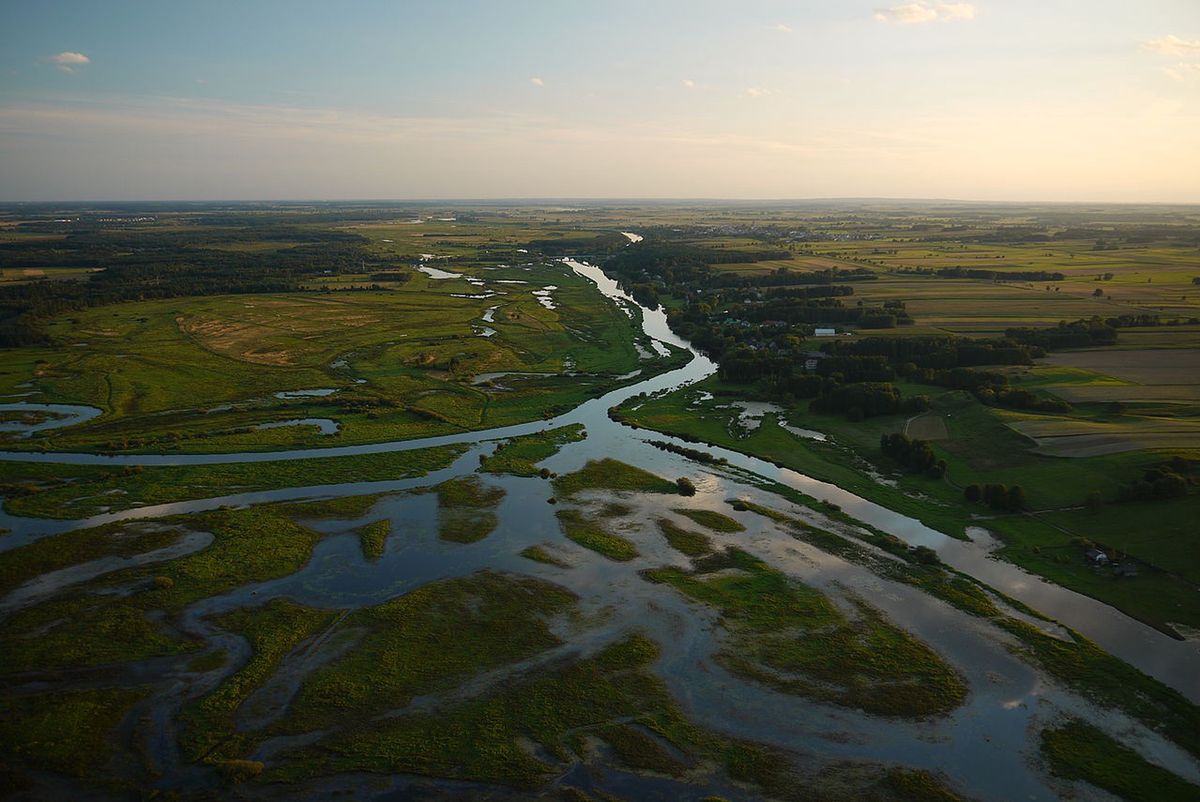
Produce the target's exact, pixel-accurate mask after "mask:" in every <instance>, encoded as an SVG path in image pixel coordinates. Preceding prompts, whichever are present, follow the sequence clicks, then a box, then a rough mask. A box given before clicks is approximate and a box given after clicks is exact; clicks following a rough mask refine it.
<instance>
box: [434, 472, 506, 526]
mask: <svg viewBox="0 0 1200 802" xmlns="http://www.w3.org/2000/svg"><path fill="white" fill-rule="evenodd" d="M436 490H437V494H438V536H439V537H441V539H442V540H449V541H451V542H454V543H474V542H475V541H477V540H483V539H484V538H485V537H487V536H488V535H490V534H491V533H492V531H493V530H494V529H495V528H496V526H497V524H499V519H498V518H497V517H496V513H495V512H494V510H495V508H496V505H498V504H499V503H500V500H501V499H503V498H504V490H503V489H502V488H499V487H491V486H488V485H484V484H483V483H482V482H480V481H479V478H478V477H475V476H470V477H467V478H465V479H451V480H450V481H448V482H442V483H441V484H440V485H438V486H437V488H436Z"/></svg>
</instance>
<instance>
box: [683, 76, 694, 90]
mask: <svg viewBox="0 0 1200 802" xmlns="http://www.w3.org/2000/svg"><path fill="white" fill-rule="evenodd" d="M679 83H680V84H681V85H682V86H683V88H684V89H695V88H696V82H695V81H693V80H692V79H691V78H684V79H683V80H682V81H680V82H679Z"/></svg>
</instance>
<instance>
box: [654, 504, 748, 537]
mask: <svg viewBox="0 0 1200 802" xmlns="http://www.w3.org/2000/svg"><path fill="white" fill-rule="evenodd" d="M671 512H673V513H676V514H678V515H682V516H683V517H684V518H688V519H690V520H691V521H693V522H694V523H698V524H700V525H701V526H703V527H705V528H707V529H711V530H713V531H714V532H725V533H728V534H732V533H734V532H744V531H746V527H744V526H742V525H741V524H740V523H738V522H737V521H735V520H733V519H732V518H730V517H729V516H728V515H722V514H721V513H719V512H716V511H714V510H690V509H688V508H686V507H674V508H672V510H671Z"/></svg>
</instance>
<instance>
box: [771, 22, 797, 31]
mask: <svg viewBox="0 0 1200 802" xmlns="http://www.w3.org/2000/svg"><path fill="white" fill-rule="evenodd" d="M771 30H773V31H779V32H780V33H791V32H792V28H791V26H789V25H784V24H783V23H782V22H777V23H775V24H774V25H772V26H771Z"/></svg>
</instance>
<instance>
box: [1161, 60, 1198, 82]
mask: <svg viewBox="0 0 1200 802" xmlns="http://www.w3.org/2000/svg"><path fill="white" fill-rule="evenodd" d="M1163 72H1164V73H1166V74H1167V76H1168V77H1170V78H1173V79H1174V80H1176V81H1180V82H1182V81H1194V80H1198V79H1200V62H1197V61H1192V62H1187V61H1181V62H1179V63H1178V64H1176V65H1175V66H1174V67H1163Z"/></svg>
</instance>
